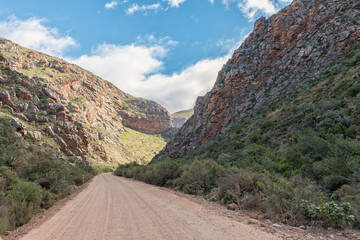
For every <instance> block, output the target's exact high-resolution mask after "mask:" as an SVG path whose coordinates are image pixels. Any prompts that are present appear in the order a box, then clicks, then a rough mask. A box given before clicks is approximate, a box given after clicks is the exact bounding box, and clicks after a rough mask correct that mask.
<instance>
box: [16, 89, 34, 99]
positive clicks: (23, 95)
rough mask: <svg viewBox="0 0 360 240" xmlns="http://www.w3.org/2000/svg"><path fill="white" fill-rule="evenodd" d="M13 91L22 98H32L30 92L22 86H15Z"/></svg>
mask: <svg viewBox="0 0 360 240" xmlns="http://www.w3.org/2000/svg"><path fill="white" fill-rule="evenodd" d="M15 92H16V96H17V97H19V98H21V99H23V100H32V96H31V93H30V92H28V91H27V90H25V89H23V88H17V89H16V91H15Z"/></svg>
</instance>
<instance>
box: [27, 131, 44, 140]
mask: <svg viewBox="0 0 360 240" xmlns="http://www.w3.org/2000/svg"><path fill="white" fill-rule="evenodd" d="M29 135H30V136H31V137H32V138H34V139H35V140H37V141H40V140H41V137H42V134H41V132H38V131H29Z"/></svg>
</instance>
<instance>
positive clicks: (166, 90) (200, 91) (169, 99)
mask: <svg viewBox="0 0 360 240" xmlns="http://www.w3.org/2000/svg"><path fill="white" fill-rule="evenodd" d="M229 58H230V55H227V56H224V57H220V58H215V59H204V60H201V61H199V62H197V63H196V64H194V65H192V66H189V67H187V68H186V69H184V70H183V71H181V72H179V73H174V74H172V75H169V76H168V75H163V74H154V75H151V76H150V77H148V78H147V80H146V81H144V82H143V84H142V86H141V87H140V88H138V89H134V92H137V94H138V95H139V96H143V97H145V98H148V99H153V100H155V101H157V102H158V103H160V104H161V105H162V106H165V107H166V108H167V109H168V110H169V111H170V112H176V111H179V110H184V109H190V108H193V107H194V104H195V100H196V98H197V97H198V96H203V95H204V94H205V93H206V92H207V91H209V90H210V89H211V88H212V87H213V85H214V83H215V80H216V77H217V74H218V72H219V71H220V69H221V67H222V66H223V64H225V62H226V60H227V59H229Z"/></svg>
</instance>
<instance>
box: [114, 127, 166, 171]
mask: <svg viewBox="0 0 360 240" xmlns="http://www.w3.org/2000/svg"><path fill="white" fill-rule="evenodd" d="M120 141H121V143H122V144H123V145H121V146H119V148H120V150H119V152H120V153H121V156H122V157H121V159H117V161H119V162H129V161H135V162H138V163H143V164H145V163H148V162H150V161H151V159H152V158H153V157H154V156H155V155H156V154H157V153H159V152H160V151H161V149H163V148H164V147H165V145H166V140H165V139H164V137H163V136H162V135H161V134H147V133H142V132H139V131H136V130H133V129H131V128H127V127H125V132H124V133H122V134H121V136H120Z"/></svg>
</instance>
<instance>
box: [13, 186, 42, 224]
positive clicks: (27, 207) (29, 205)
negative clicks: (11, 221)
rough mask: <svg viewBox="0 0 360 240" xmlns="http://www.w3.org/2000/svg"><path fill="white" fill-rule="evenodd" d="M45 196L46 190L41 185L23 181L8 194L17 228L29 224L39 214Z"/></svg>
mask: <svg viewBox="0 0 360 240" xmlns="http://www.w3.org/2000/svg"><path fill="white" fill-rule="evenodd" d="M43 195H44V190H43V189H42V188H41V187H40V185H38V184H36V183H32V182H22V181H19V182H18V183H17V184H16V185H15V186H14V187H13V189H12V190H11V191H9V192H8V198H9V199H10V201H11V213H12V214H13V215H14V218H15V221H16V225H17V226H21V225H23V224H25V223H27V222H28V221H29V220H30V218H31V217H32V216H33V215H34V214H35V213H37V211H38V210H39V209H40V204H41V201H42V199H43Z"/></svg>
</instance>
